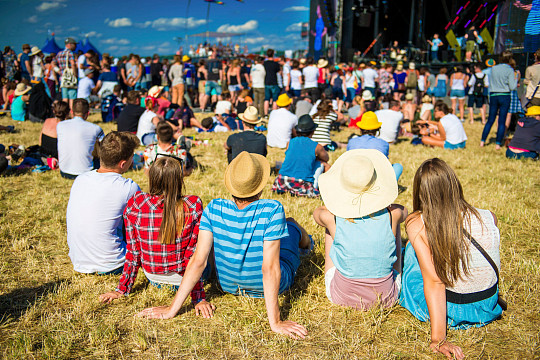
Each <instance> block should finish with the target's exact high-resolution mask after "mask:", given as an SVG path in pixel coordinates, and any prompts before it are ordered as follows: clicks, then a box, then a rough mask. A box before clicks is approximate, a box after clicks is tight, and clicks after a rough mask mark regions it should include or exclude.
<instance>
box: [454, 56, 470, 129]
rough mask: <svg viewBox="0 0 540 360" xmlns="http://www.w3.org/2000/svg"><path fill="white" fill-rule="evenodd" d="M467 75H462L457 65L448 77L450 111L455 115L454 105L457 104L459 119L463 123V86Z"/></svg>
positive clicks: (460, 67) (461, 69) (460, 68)
mask: <svg viewBox="0 0 540 360" xmlns="http://www.w3.org/2000/svg"><path fill="white" fill-rule="evenodd" d="M467 80H468V79H467V75H465V74H464V73H463V67H462V66H461V65H458V66H456V67H455V68H454V73H453V74H452V75H450V100H451V101H452V111H455V112H456V113H457V111H456V110H457V109H456V104H459V119H460V120H461V121H462V122H463V121H465V120H464V112H465V85H466V84H467Z"/></svg>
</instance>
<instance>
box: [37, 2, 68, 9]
mask: <svg viewBox="0 0 540 360" xmlns="http://www.w3.org/2000/svg"><path fill="white" fill-rule="evenodd" d="M61 7H66V5H65V4H61V3H60V2H58V1H54V2H49V1H44V2H42V3H41V4H39V6H36V10H37V11H47V10H54V9H58V8H61Z"/></svg>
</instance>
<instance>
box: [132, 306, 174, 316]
mask: <svg viewBox="0 0 540 360" xmlns="http://www.w3.org/2000/svg"><path fill="white" fill-rule="evenodd" d="M175 315H176V314H172V313H171V308H170V307H169V306H156V307H151V308H146V309H144V310H143V311H141V312H140V313H138V314H137V315H136V316H138V317H144V318H147V319H171V318H173V317H175Z"/></svg>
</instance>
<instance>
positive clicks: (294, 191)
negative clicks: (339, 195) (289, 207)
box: [272, 115, 330, 197]
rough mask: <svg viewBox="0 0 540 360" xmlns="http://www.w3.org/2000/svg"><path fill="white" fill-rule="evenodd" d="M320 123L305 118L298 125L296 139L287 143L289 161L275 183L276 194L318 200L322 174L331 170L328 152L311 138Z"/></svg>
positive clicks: (282, 167) (284, 162)
mask: <svg viewBox="0 0 540 360" xmlns="http://www.w3.org/2000/svg"><path fill="white" fill-rule="evenodd" d="M316 128H317V124H315V123H314V122H313V119H312V118H311V116H309V115H302V116H301V117H300V119H299V120H298V125H296V127H295V130H296V137H295V138H292V139H291V141H289V143H288V144H287V148H286V151H285V160H284V161H283V165H282V166H281V169H280V170H279V175H278V176H277V178H276V180H275V181H274V185H273V186H272V191H274V192H276V193H278V194H284V193H286V192H289V193H290V194H291V195H293V196H307V197H318V196H319V190H318V189H317V186H316V183H315V182H316V180H317V177H318V175H320V174H321V173H322V171H325V170H328V169H329V168H330V165H328V160H329V159H330V158H329V156H328V152H327V151H326V150H325V149H324V147H323V146H322V145H321V144H318V143H317V142H316V141H313V140H312V139H311V137H312V136H313V133H314V132H315V129H316Z"/></svg>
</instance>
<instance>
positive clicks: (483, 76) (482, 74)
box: [469, 71, 489, 95]
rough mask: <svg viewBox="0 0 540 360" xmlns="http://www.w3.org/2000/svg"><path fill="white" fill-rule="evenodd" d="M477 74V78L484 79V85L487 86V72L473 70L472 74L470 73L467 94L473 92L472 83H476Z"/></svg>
mask: <svg viewBox="0 0 540 360" xmlns="http://www.w3.org/2000/svg"><path fill="white" fill-rule="evenodd" d="M477 76H478V80H480V79H482V80H484V87H489V76H487V74H484V73H483V72H481V71H480V72H475V73H474V74H473V75H471V78H470V79H469V86H470V89H469V95H472V94H473V92H474V84H476V77H477Z"/></svg>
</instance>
